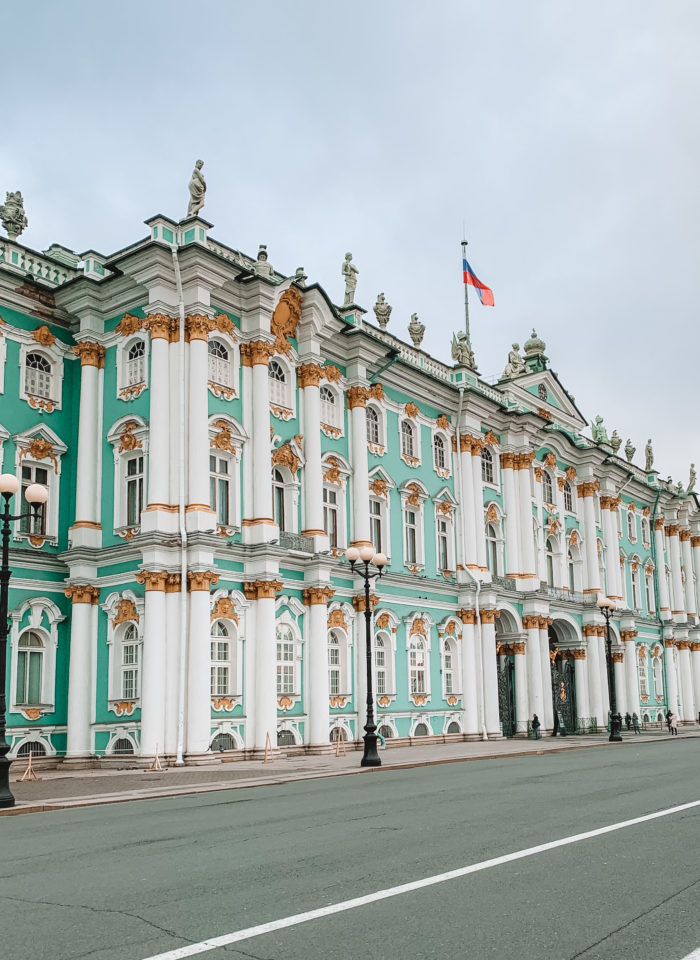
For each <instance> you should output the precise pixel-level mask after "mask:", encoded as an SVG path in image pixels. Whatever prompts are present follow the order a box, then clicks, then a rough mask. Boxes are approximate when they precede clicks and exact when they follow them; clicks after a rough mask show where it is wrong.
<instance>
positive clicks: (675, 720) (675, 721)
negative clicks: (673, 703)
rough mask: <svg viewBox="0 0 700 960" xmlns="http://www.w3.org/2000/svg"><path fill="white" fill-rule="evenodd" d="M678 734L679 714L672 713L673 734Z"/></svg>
mask: <svg viewBox="0 0 700 960" xmlns="http://www.w3.org/2000/svg"><path fill="white" fill-rule="evenodd" d="M673 735H675V736H678V714H677V713H672V714H671V736H673Z"/></svg>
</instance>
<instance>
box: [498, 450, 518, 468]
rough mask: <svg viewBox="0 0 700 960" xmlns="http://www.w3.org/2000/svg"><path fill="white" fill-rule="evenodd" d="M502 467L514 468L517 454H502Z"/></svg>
mask: <svg viewBox="0 0 700 960" xmlns="http://www.w3.org/2000/svg"><path fill="white" fill-rule="evenodd" d="M500 459H501V469H502V470H512V469H513V466H514V464H515V454H514V453H502V454H501V457H500Z"/></svg>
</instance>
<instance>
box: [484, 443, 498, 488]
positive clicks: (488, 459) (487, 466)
mask: <svg viewBox="0 0 700 960" xmlns="http://www.w3.org/2000/svg"><path fill="white" fill-rule="evenodd" d="M481 479H482V481H483V482H484V483H494V479H495V474H494V469H493V454H492V453H491V451H490V450H489V448H488V447H484V449H483V450H482V451H481Z"/></svg>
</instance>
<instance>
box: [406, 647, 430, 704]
mask: <svg viewBox="0 0 700 960" xmlns="http://www.w3.org/2000/svg"><path fill="white" fill-rule="evenodd" d="M408 662H409V679H410V691H411V693H412V694H413V693H426V677H425V673H426V667H427V660H426V650H425V640H423V639H422V638H421V637H412V638H411V642H410V644H409V648H408Z"/></svg>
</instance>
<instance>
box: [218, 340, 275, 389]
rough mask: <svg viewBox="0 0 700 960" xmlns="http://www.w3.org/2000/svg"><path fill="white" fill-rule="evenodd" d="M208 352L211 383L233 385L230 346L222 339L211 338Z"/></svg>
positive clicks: (224, 385)
mask: <svg viewBox="0 0 700 960" xmlns="http://www.w3.org/2000/svg"><path fill="white" fill-rule="evenodd" d="M208 352H209V380H210V381H211V383H218V384H220V385H221V386H222V387H231V386H233V384H232V383H231V380H232V374H231V356H230V354H229V351H228V347H226V346H224V344H223V343H222V342H221V341H220V340H210V341H209V346H208ZM273 363H274V361H273Z"/></svg>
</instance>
